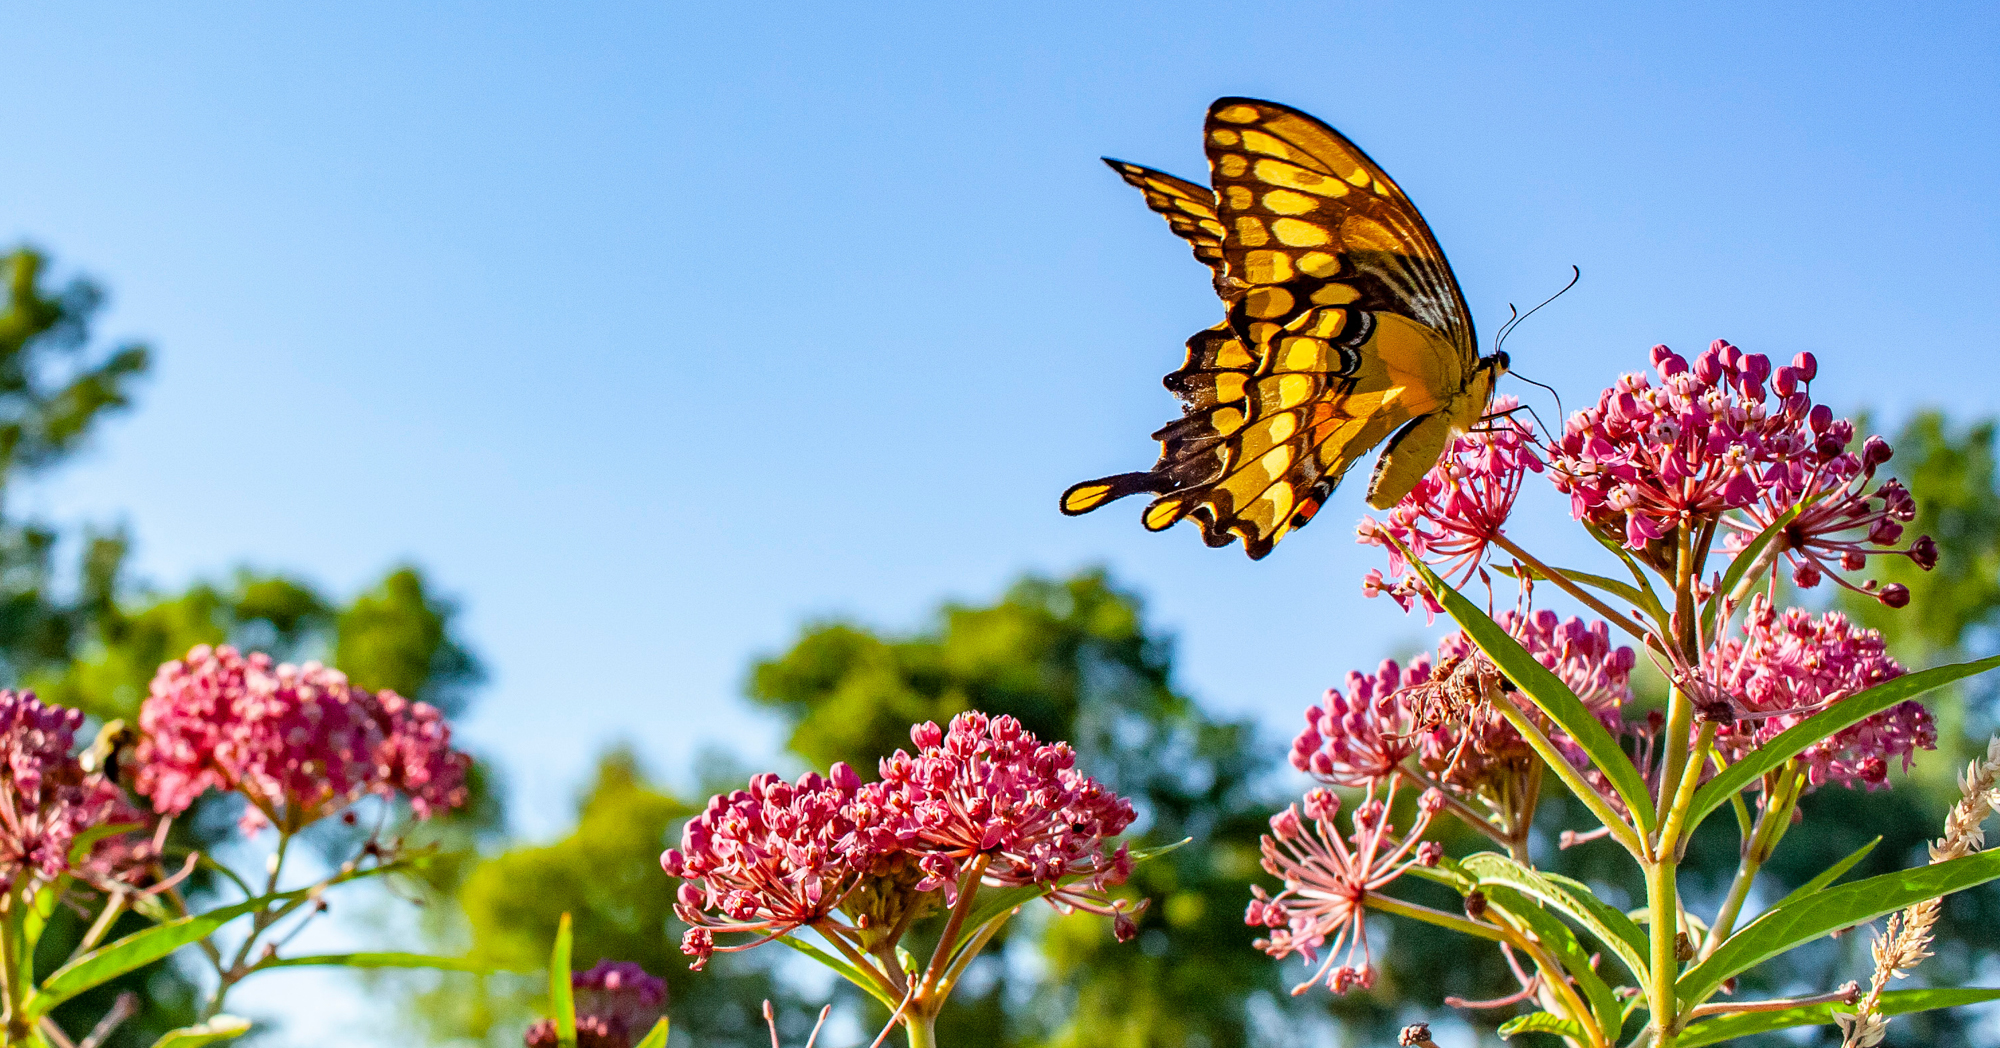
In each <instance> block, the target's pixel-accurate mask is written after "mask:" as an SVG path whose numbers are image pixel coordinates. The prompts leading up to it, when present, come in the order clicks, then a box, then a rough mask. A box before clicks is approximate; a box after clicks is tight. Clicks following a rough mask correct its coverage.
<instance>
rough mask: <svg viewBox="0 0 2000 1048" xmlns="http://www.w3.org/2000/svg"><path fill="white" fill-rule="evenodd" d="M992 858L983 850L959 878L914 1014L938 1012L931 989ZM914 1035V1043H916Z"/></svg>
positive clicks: (926, 971) (956, 939) (919, 991)
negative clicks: (955, 895)
mask: <svg viewBox="0 0 2000 1048" xmlns="http://www.w3.org/2000/svg"><path fill="white" fill-rule="evenodd" d="M992 861H993V856H992V855H990V854H981V855H980V856H979V857H978V858H977V859H974V860H972V861H971V862H970V863H967V864H966V867H965V873H964V875H963V876H961V877H959V879H958V903H957V904H956V905H954V906H953V907H952V908H951V917H950V918H949V919H947V920H946V921H945V924H944V933H943V934H942V935H939V936H938V944H937V949H935V950H933V951H931V963H930V965H929V966H928V967H926V968H925V969H924V978H923V981H922V982H920V983H918V984H917V996H916V1000H915V1002H914V1003H915V1004H916V1008H915V1009H913V1012H912V1014H918V1013H921V1014H926V1015H935V1014H937V1009H938V1007H939V1006H941V1005H942V1004H943V1003H944V1002H943V1001H942V1000H937V1001H933V1000H932V999H931V990H932V989H934V988H936V986H937V983H938V980H939V979H940V978H942V977H943V976H944V970H945V967H946V965H947V963H948V962H949V961H950V959H951V955H952V947H954V946H956V945H958V932H959V929H961V928H963V927H964V926H965V915H966V914H968V913H970V912H972V896H973V895H974V894H975V893H977V892H978V891H979V878H980V877H982V876H984V875H985V874H986V867H987V865H988V864H989V863H991V862H992ZM915 1043H916V1042H915V1039H914V1038H912V1040H911V1044H912V1045H914V1044H915Z"/></svg>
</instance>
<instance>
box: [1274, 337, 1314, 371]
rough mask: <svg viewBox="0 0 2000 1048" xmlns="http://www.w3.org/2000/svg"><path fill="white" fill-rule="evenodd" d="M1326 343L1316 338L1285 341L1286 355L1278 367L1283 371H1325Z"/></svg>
mask: <svg viewBox="0 0 2000 1048" xmlns="http://www.w3.org/2000/svg"><path fill="white" fill-rule="evenodd" d="M1325 349H1326V343H1324V342H1321V341H1320V340H1318V339H1316V338H1299V337H1297V336H1294V337H1292V338H1288V339H1286V340H1285V355H1284V357H1283V358H1282V359H1281V360H1280V362H1279V364H1278V367H1279V370H1281V371H1323V370H1325V368H1324V366H1323V364H1322V363H1321V361H1323V360H1324V359H1325V355H1324V350H1325Z"/></svg>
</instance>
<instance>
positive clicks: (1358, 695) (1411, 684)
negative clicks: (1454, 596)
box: [1291, 655, 1431, 787]
mask: <svg viewBox="0 0 2000 1048" xmlns="http://www.w3.org/2000/svg"><path fill="white" fill-rule="evenodd" d="M1430 676H1431V659H1430V656H1429V655H1418V656H1417V657H1416V658H1415V659H1413V660H1411V662H1410V665H1409V667H1408V668H1407V669H1405V668H1404V666H1403V665H1402V664H1401V663H1399V662H1397V661H1396V660H1395V659H1383V660H1382V665H1380V666H1378V667H1376V669H1375V672H1374V673H1361V672H1359V671H1349V673H1348V674H1347V680H1346V685H1347V688H1346V690H1345V691H1343V690H1341V689H1339V688H1328V689H1326V695H1325V697H1324V698H1322V699H1321V701H1320V702H1319V703H1318V704H1317V705H1313V706H1307V707H1306V726H1305V730H1303V731H1301V732H1299V734H1298V736H1297V737H1296V738H1294V739H1293V740H1292V753H1291V761H1292V767H1294V768H1297V769H1298V770H1300V771H1303V772H1308V773H1310V774H1311V775H1312V776H1313V777H1314V778H1317V779H1319V780H1320V781H1321V782H1325V783H1328V784H1330V785H1333V786H1350V787H1361V786H1369V785H1373V784H1374V783H1377V782H1381V781H1382V780H1384V779H1387V778H1389V777H1391V776H1393V775H1395V774H1396V769H1398V768H1400V767H1401V766H1402V764H1403V761H1404V760H1406V759H1408V758H1409V757H1410V756H1411V755H1413V754H1415V753H1416V752H1417V750H1418V749H1419V748H1420V747H1421V745H1422V737H1423V736H1424V735H1426V734H1428V732H1427V730H1426V728H1425V727H1424V725H1423V724H1422V723H1421V718H1420V717H1419V714H1418V708H1417V703H1415V702H1414V701H1412V696H1411V695H1410V694H1409V693H1408V691H1407V690H1406V689H1410V688H1416V687H1418V686H1420V685H1422V684H1424V683H1425V682H1426V681H1428V680H1430Z"/></svg>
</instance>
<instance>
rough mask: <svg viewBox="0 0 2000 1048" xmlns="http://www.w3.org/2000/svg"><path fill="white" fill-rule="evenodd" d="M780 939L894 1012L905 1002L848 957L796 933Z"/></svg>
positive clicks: (779, 939)
mask: <svg viewBox="0 0 2000 1048" xmlns="http://www.w3.org/2000/svg"><path fill="white" fill-rule="evenodd" d="M778 941H779V942H781V943H784V944H785V945H786V946H789V947H791V948H792V949H794V950H797V951H799V952H800V953H802V954H805V955H806V956H807V957H810V958H812V959H813V960H815V961H818V962H819V963H821V964H823V965H826V966H827V967H828V968H831V969H833V970H834V971H835V972H837V973H838V974H839V975H840V977H841V978H843V979H846V980H847V981H848V982H851V983H853V984H854V985H856V986H859V987H861V988H862V989H864V990H866V991H868V995H869V996H870V997H873V998H875V999H876V1000H878V1001H880V1002H882V1006H883V1007H885V1008H887V1009H889V1010H890V1011H892V1012H893V1011H895V1010H896V1006H897V1005H899V1004H901V1003H903V1002H901V1001H899V1000H897V999H896V998H894V997H891V996H889V995H888V994H887V993H886V992H884V991H883V989H882V987H881V986H879V985H877V984H876V982H875V980H873V979H870V978H869V977H868V976H867V974H866V973H864V972H863V971H861V969H859V968H856V967H855V966H853V965H851V964H849V963H847V961H846V959H844V958H841V957H836V956H834V955H833V954H830V953H828V952H826V951H825V950H822V949H820V948H819V947H817V946H814V945H813V944H812V943H809V942H805V941H804V940H802V939H800V938H799V937H798V936H796V935H783V936H779V938H778Z"/></svg>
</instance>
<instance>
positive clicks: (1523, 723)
mask: <svg viewBox="0 0 2000 1048" xmlns="http://www.w3.org/2000/svg"><path fill="white" fill-rule="evenodd" d="M1493 708H1494V709H1496V710H1499V711H1500V715H1501V716H1503V717H1505V718H1507V723H1509V724H1511V725H1513V726H1514V730H1515V731H1518V732H1520V733H1521V737H1522V738H1523V739H1525V740H1527V743H1528V745H1529V746H1530V747H1531V748H1532V749H1534V751H1535V754H1536V755H1537V756H1539V757H1541V759H1542V763H1543V764H1546V765H1548V766H1549V768H1550V769H1551V770H1553V771H1554V772H1555V773H1556V777H1557V778H1559V779H1561V780H1562V781H1563V785H1565V786H1568V787H1569V790H1570V792H1571V793H1573V794H1576V797H1577V799H1578V800H1580V801H1582V802H1583V804H1584V807H1586V808H1589V809H1590V813H1591V814H1592V815H1595V816H1597V821H1598V822H1601V823H1603V824H1604V825H1605V826H1606V827H1607V828H1609V829H1610V830H1611V836H1612V839H1614V840H1616V841H1617V842H1618V843H1620V844H1622V845H1624V846H1625V850H1626V851H1629V852H1631V853H1632V854H1633V856H1635V857H1640V858H1643V857H1644V855H1645V841H1643V840H1641V839H1640V837H1639V834H1638V833H1637V832H1636V831H1634V830H1633V829H1632V827H1631V826H1630V825H1628V824H1627V823H1626V822H1625V820H1624V819H1623V818H1620V817H1619V815H1618V811H1617V809H1615V808H1613V807H1612V806H1611V804H1610V802H1608V801H1606V800H1605V799H1604V797H1603V796H1602V795H1601V794H1599V793H1598V792H1597V790H1596V789H1594V788H1593V787H1592V786H1591V785H1590V783H1588V782H1586V781H1584V779H1583V776H1581V775H1579V774H1577V772H1576V769H1575V768H1572V767H1570V763H1569V758H1568V757H1565V756H1564V755H1563V753H1562V751H1561V750H1558V749H1556V747H1555V743H1552V742H1550V741H1549V737H1548V735H1547V734H1545V733H1544V732H1543V731H1542V729H1541V726H1540V725H1537V724H1536V723H1535V722H1534V720H1533V718H1530V717H1529V716H1528V715H1527V714H1525V713H1523V712H1521V710H1520V708H1519V707H1517V706H1515V705H1514V704H1513V703H1512V702H1508V701H1505V700H1504V699H1503V700H1502V701H1499V702H1495V703H1494V704H1493ZM1640 800H1641V801H1642V802H1643V800H1644V798H1640Z"/></svg>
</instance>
